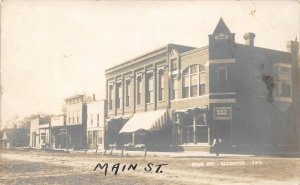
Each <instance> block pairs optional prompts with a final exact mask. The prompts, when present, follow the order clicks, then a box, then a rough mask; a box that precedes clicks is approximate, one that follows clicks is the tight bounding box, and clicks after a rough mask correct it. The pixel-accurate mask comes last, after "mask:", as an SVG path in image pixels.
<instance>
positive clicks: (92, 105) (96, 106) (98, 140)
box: [87, 100, 105, 150]
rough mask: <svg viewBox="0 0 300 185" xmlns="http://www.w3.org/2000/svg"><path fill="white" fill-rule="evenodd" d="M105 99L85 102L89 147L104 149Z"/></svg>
mask: <svg viewBox="0 0 300 185" xmlns="http://www.w3.org/2000/svg"><path fill="white" fill-rule="evenodd" d="M104 122H105V100H94V101H90V102H88V103H87V144H88V147H89V148H91V149H96V148H97V149H99V150H103V149H104V132H105V129H104Z"/></svg>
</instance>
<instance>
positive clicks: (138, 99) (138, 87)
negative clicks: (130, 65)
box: [136, 76, 142, 105]
mask: <svg viewBox="0 0 300 185" xmlns="http://www.w3.org/2000/svg"><path fill="white" fill-rule="evenodd" d="M141 103H142V76H138V77H137V79H136V104H137V105H141Z"/></svg>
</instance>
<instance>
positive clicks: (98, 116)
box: [97, 114, 100, 127]
mask: <svg viewBox="0 0 300 185" xmlns="http://www.w3.org/2000/svg"><path fill="white" fill-rule="evenodd" d="M99 120H100V119H99V114H97V127H99Z"/></svg>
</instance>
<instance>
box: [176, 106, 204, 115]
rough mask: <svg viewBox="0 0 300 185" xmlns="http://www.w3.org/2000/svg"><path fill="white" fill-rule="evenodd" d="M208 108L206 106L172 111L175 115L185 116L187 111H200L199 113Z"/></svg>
mask: <svg viewBox="0 0 300 185" xmlns="http://www.w3.org/2000/svg"><path fill="white" fill-rule="evenodd" d="M207 109H208V107H207V106H203V107H191V108H187V109H179V110H176V111H174V112H175V113H185V114H187V113H188V112H189V111H194V110H200V111H204V110H207Z"/></svg>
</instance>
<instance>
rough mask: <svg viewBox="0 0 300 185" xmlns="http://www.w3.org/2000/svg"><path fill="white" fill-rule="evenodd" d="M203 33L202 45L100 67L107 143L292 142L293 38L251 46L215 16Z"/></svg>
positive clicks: (295, 138)
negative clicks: (281, 44) (279, 46)
mask: <svg viewBox="0 0 300 185" xmlns="http://www.w3.org/2000/svg"><path fill="white" fill-rule="evenodd" d="M208 37H209V44H208V46H204V47H202V48H194V47H187V46H181V45H175V44H168V45H166V46H164V47H161V48H158V49H156V50H153V51H150V52H147V53H145V54H143V55H141V56H139V57H136V58H133V59H131V60H129V61H127V62H124V63H121V64H119V65H116V66H114V67H111V68H109V69H106V71H105V73H106V94H107V97H106V98H107V109H108V110H107V117H106V120H107V134H108V135H107V142H108V144H114V143H116V144H117V145H118V146H119V147H122V146H124V144H127V143H139V142H142V143H145V144H146V145H148V147H149V148H154V149H158V148H160V149H167V148H170V147H174V146H176V147H178V148H181V149H183V150H198V151H199V150H210V149H211V148H212V144H213V140H215V139H221V140H222V145H223V149H224V150H227V151H234V150H247V148H248V149H250V150H253V151H254V150H264V151H266V150H267V151H271V150H272V151H273V150H277V151H278V150H281V151H286V150H295V148H297V147H298V146H299V122H300V118H299V106H300V101H299V97H300V94H299V93H300V82H299V79H300V78H299V71H300V64H299V60H298V54H299V43H298V42H297V41H290V42H289V43H288V51H287V52H284V51H276V50H272V49H266V48H261V47H257V46H255V45H254V38H255V34H254V33H246V34H245V35H244V39H245V44H238V43H236V42H235V34H234V33H232V32H231V31H230V30H229V28H228V27H227V25H226V24H225V23H224V21H223V20H222V19H220V21H219V23H218V24H217V26H216V28H215V30H214V32H213V33H212V34H211V35H209V36H208ZM298 150H299V149H298Z"/></svg>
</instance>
